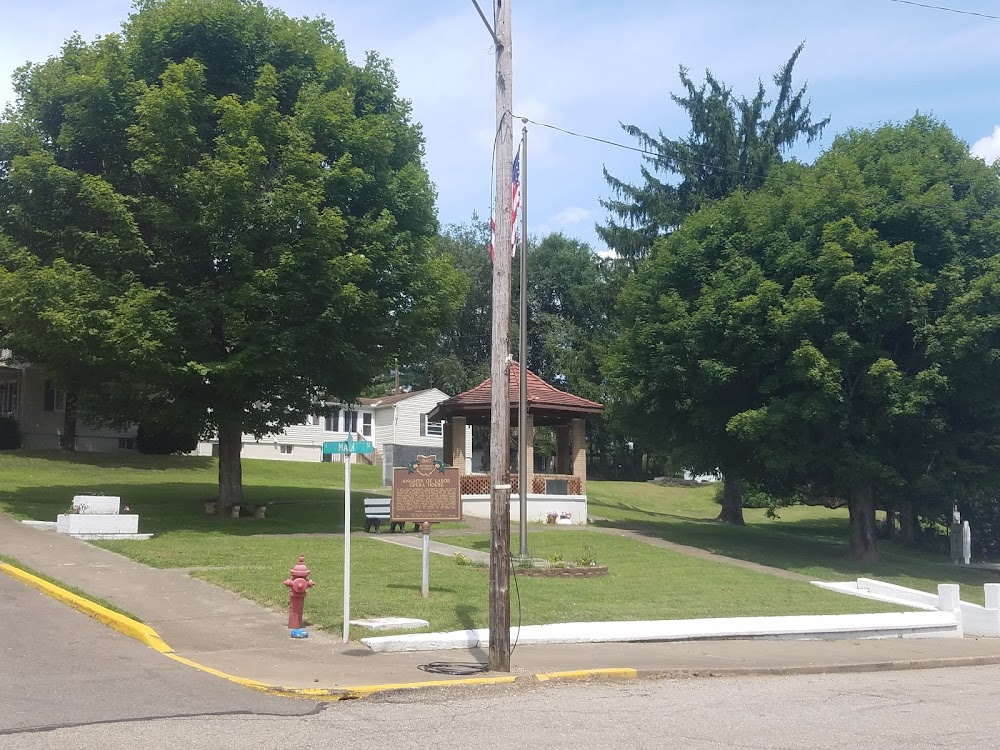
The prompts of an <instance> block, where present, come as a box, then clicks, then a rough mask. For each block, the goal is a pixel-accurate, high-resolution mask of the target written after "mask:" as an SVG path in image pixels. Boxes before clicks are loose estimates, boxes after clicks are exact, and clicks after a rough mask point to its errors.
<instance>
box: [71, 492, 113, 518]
mask: <svg viewBox="0 0 1000 750" xmlns="http://www.w3.org/2000/svg"><path fill="white" fill-rule="evenodd" d="M121 504H122V499H121V498H120V497H114V496H112V495H76V496H75V497H74V498H73V512H74V513H76V514H78V515H84V516H86V515H116V514H118V513H120V512H121Z"/></svg>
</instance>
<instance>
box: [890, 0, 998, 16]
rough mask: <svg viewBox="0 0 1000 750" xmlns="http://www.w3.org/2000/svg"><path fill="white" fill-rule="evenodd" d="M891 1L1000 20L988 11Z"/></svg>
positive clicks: (908, 1)
mask: <svg viewBox="0 0 1000 750" xmlns="http://www.w3.org/2000/svg"><path fill="white" fill-rule="evenodd" d="M889 2H891V3H903V4H904V5H916V6H917V7H918V8H930V9H931V10H944V11H947V12H949V13H960V14H961V15H963V16H979V17H980V18H992V19H993V20H994V21H1000V16H991V15H990V14H989V13H978V12H976V11H974V10H962V9H961V8H946V7H944V6H943V5H928V4H927V3H917V2H914V0H889Z"/></svg>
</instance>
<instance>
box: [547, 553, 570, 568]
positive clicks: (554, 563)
mask: <svg viewBox="0 0 1000 750" xmlns="http://www.w3.org/2000/svg"><path fill="white" fill-rule="evenodd" d="M546 560H548V561H549V567H550V568H565V567H566V561H565V560H564V559H563V556H562V555H561V554H559V553H558V552H556V553H555V554H554V555H552V556H551V557H547V558H546Z"/></svg>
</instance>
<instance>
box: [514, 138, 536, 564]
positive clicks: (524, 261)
mask: <svg viewBox="0 0 1000 750" xmlns="http://www.w3.org/2000/svg"><path fill="white" fill-rule="evenodd" d="M521 122H522V123H524V126H523V127H522V128H521V299H520V301H521V312H520V315H519V316H518V325H519V331H518V337H517V340H518V360H520V363H521V372H520V378H519V380H520V389H519V391H520V392H519V394H518V396H519V402H520V403H519V405H518V411H517V442H518V446H517V447H518V456H517V488H518V494H519V495H520V501H521V503H520V510H521V514H520V515H521V518H520V523H519V525H518V535H519V536H520V537H521V546H520V549H519V550H518V551H519V555H520V557H521V559H522V560H524V559H527V557H528V492H530V491H531V488H530V487H529V486H528V482H529V481H530V477H531V472H530V471H528V461H530V460H532V458H533V456H534V451H533V450H529V449H530V447H531V444H532V441H533V436H532V435H531V432H532V430H530V429H528V426H527V425H528V120H527V118H522V119H521Z"/></svg>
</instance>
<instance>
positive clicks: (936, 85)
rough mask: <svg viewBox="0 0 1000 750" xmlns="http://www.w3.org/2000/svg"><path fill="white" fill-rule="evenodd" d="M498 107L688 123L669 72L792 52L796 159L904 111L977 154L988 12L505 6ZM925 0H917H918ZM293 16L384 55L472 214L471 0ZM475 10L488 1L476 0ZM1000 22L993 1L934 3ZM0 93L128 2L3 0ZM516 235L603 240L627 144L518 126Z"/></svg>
mask: <svg viewBox="0 0 1000 750" xmlns="http://www.w3.org/2000/svg"><path fill="white" fill-rule="evenodd" d="M511 1H512V5H513V18H514V22H513V39H514V44H513V51H514V110H515V113H516V114H518V115H522V114H523V115H526V116H528V117H531V118H533V119H536V120H540V121H544V122H548V123H552V124H554V125H558V126H561V127H564V128H568V129H570V130H575V131H578V132H582V133H588V134H591V135H595V136H598V137H601V138H607V139H611V140H617V141H621V142H624V143H631V141H629V139H628V138H627V136H626V135H625V134H624V133H622V131H621V129H620V127H619V122H625V123H634V124H637V125H639V126H640V127H642V128H643V129H645V130H647V131H650V132H655V131H656V130H657V129H661V130H663V131H664V133H666V134H667V135H670V136H679V135H683V134H684V133H685V132H686V130H687V122H686V120H685V119H684V117H683V115H682V113H681V111H680V110H679V109H678V108H677V107H676V106H675V105H674V104H673V103H672V102H671V101H670V98H669V94H670V93H671V92H676V91H678V89H679V81H678V78H677V69H678V65H680V64H682V63H683V64H684V65H686V66H688V67H689V68H690V69H691V72H692V75H693V76H694V77H695V79H696V80H698V79H700V77H701V76H702V74H703V72H704V70H705V68H711V70H712V71H713V72H714V73H715V74H716V75H717V76H718V77H719V78H721V79H722V80H724V81H726V82H727V83H730V84H733V85H734V87H735V89H736V91H737V92H738V93H747V94H751V93H752V92H753V89H754V87H755V84H756V81H757V79H758V78H764V79H765V80H767V81H769V79H770V76H771V74H772V73H773V72H774V71H775V70H777V68H778V67H779V66H780V65H781V63H783V62H784V61H785V60H786V59H787V57H788V56H789V54H790V53H791V52H792V50H793V49H794V48H795V46H796V45H797V44H798V43H799V42H801V41H805V42H806V47H805V51H804V52H803V54H802V56H801V58H800V59H799V63H798V65H797V67H796V79H797V81H798V82H799V83H806V82H807V83H808V85H809V95H810V98H811V100H812V107H813V113H814V115H815V116H816V117H817V118H820V117H824V116H826V115H831V116H832V117H833V121H832V123H831V126H830V128H829V129H828V131H827V134H826V136H824V138H823V140H822V141H821V142H819V143H816V144H813V146H811V147H809V148H804V147H803V148H800V149H799V150H797V152H796V155H797V156H798V157H799V158H801V159H804V160H807V161H811V160H812V159H814V158H815V157H816V156H817V155H818V154H819V153H821V151H822V149H823V148H825V147H826V146H828V145H829V143H830V142H831V140H832V138H833V136H834V135H835V134H836V133H838V132H843V131H844V130H846V129H848V128H851V127H867V126H870V125H877V124H879V123H882V122H886V121H900V120H905V119H906V118H908V117H910V116H911V115H913V114H914V113H915V112H916V111H918V110H919V111H921V112H927V113H931V114H933V115H935V116H937V117H938V118H940V119H942V120H944V121H945V122H947V123H948V124H949V125H950V126H951V127H952V128H953V129H954V130H955V132H956V133H957V134H958V135H959V137H961V138H963V139H964V140H966V141H967V142H968V143H969V144H970V146H972V147H973V151H974V153H977V154H979V155H981V156H983V157H984V158H987V159H988V160H989V161H992V160H993V159H995V158H998V157H1000V75H998V71H1000V44H997V43H996V39H998V38H1000V20H994V19H989V18H983V17H978V16H972V15H960V14H955V13H948V12H944V11H939V10H932V9H928V8H921V7H916V6H913V5H908V4H904V3H900V2H893V1H892V0H827V1H826V2H822V1H821V0H787V1H786V0H762V1H759V2H748V1H747V0H737V1H732V2H726V1H724V0H702V1H701V2H691V1H690V0H688V2H673V1H672V0H614V1H612V0H530V1H529V0H511ZM929 1H930V0H929ZM270 4H271V5H274V6H276V7H280V8H282V9H283V10H284V11H285V12H286V13H288V14H289V15H292V16H301V15H318V14H324V15H326V16H327V17H328V18H330V19H331V20H332V21H333V22H334V24H335V25H336V27H337V30H338V33H339V35H340V36H341V38H342V39H343V40H344V42H345V44H346V45H347V49H348V53H349V54H350V55H351V57H352V58H354V59H357V60H360V59H361V58H362V57H363V55H364V53H365V51H366V50H369V49H374V50H377V51H378V52H380V53H382V54H383V55H384V56H386V57H388V58H390V59H392V60H393V62H394V67H395V70H396V73H397V75H398V77H399V79H400V89H401V93H402V94H403V95H404V96H406V97H407V98H409V99H410V100H412V102H413V108H414V114H415V117H416V119H417V120H419V121H420V122H421V123H422V124H423V127H424V132H425V136H426V139H427V166H428V169H429V171H430V174H431V178H432V179H433V180H434V182H435V184H436V185H437V189H438V194H439V199H438V211H439V217H440V219H441V221H442V222H443V223H451V222H461V221H465V220H467V219H468V218H469V217H470V216H471V215H472V213H473V211H476V212H478V213H479V214H480V216H485V215H487V214H488V213H489V199H490V158H491V146H492V137H493V130H494V111H493V106H494V94H493V53H492V49H491V40H490V38H489V36H488V34H487V32H486V30H485V28H484V27H483V25H482V22H481V21H480V19H479V16H478V15H477V14H476V11H475V8H474V7H473V5H472V3H471V2H470V0H423V1H421V2H416V1H415V0H339V1H338V0H325V2H321V1H320V0H272V1H271V3H270ZM481 4H483V5H484V6H485V8H486V10H487V13H489V7H490V2H489V0H481ZM936 4H940V5H949V6H951V7H955V8H960V9H963V10H968V11H977V12H980V13H985V14H992V15H996V16H1000V3H997V2H996V0H940V2H939V3H936ZM4 5H5V6H6V7H5V9H4V16H5V17H4V23H3V25H2V26H0V103H2V102H4V101H9V100H10V98H11V96H12V94H11V89H10V75H11V73H12V72H13V70H14V68H15V67H16V66H18V65H20V64H22V63H24V62H25V61H27V60H32V61H40V60H43V59H45V58H46V57H48V56H50V55H53V54H56V53H57V52H58V50H59V47H60V45H61V43H62V41H63V40H64V39H66V38H67V37H68V36H69V35H71V34H72V33H73V32H79V33H80V34H81V35H82V36H83V37H84V38H87V39H90V38H93V37H95V36H97V35H100V34H104V33H109V32H114V31H116V30H117V29H118V27H119V25H120V23H121V22H122V21H123V20H124V19H125V17H126V16H127V15H128V13H129V11H130V7H131V0H86V2H80V0H47V2H45V3H28V2H22V3H17V4H15V3H14V2H9V3H5V4H4ZM529 138H530V146H531V148H530V154H529V156H530V160H529V168H530V176H529V202H528V210H529V217H528V218H529V224H530V227H529V231H530V232H531V233H532V234H536V233H544V232H548V231H557V230H560V231H563V232H565V233H566V234H567V235H570V236H575V237H579V238H581V239H583V240H585V241H587V242H589V243H591V245H592V246H594V248H595V249H602V248H601V247H600V243H599V241H598V239H597V236H596V234H595V232H594V224H595V222H603V221H604V219H605V214H604V211H603V209H602V208H601V207H600V204H599V203H598V200H599V199H600V198H601V197H605V196H607V194H608V189H607V186H606V184H605V182H604V179H603V177H602V171H601V170H602V168H603V167H604V166H607V167H608V169H609V171H610V172H611V173H612V174H615V175H617V176H620V177H624V178H627V179H634V178H635V177H636V176H637V175H638V167H639V159H640V157H639V155H638V154H635V153H632V152H628V151H625V150H621V149H616V148H612V147H609V146H605V145H601V144H597V143H592V142H588V141H585V140H581V139H577V138H572V137H570V136H565V135H561V134H559V133H555V132H553V131H548V130H544V129H541V128H538V127H534V126H532V127H531V130H530V136H529Z"/></svg>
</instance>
